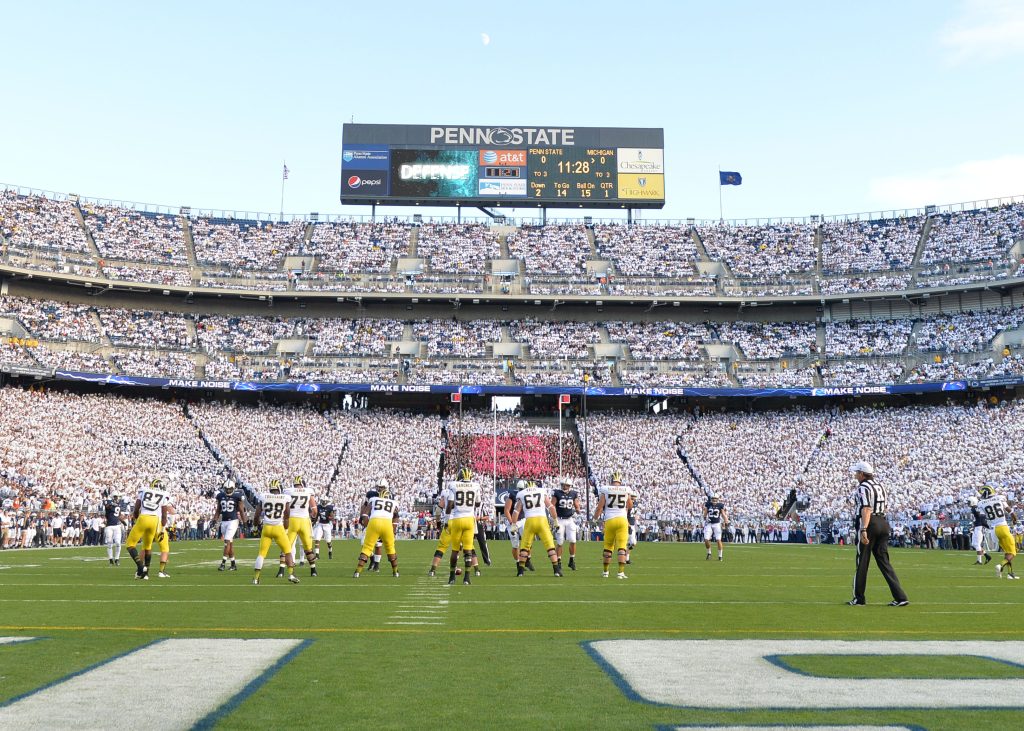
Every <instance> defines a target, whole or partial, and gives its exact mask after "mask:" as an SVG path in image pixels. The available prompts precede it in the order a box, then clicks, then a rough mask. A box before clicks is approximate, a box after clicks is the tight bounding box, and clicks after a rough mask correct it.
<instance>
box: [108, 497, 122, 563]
mask: <svg viewBox="0 0 1024 731" xmlns="http://www.w3.org/2000/svg"><path fill="white" fill-rule="evenodd" d="M122 513H123V511H122V510H121V499H120V498H119V497H117V496H116V495H110V496H108V497H107V499H106V500H104V501H103V515H104V519H105V525H104V528H103V543H105V544H106V546H107V561H109V562H110V565H111V566H120V565H121V537H122V536H123V535H124V534H123V533H122V530H123V528H124V515H123V514H122Z"/></svg>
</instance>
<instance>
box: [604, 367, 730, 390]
mask: <svg viewBox="0 0 1024 731" xmlns="http://www.w3.org/2000/svg"><path fill="white" fill-rule="evenodd" d="M663 365H664V364H663V363H660V362H643V361H630V362H629V363H628V364H626V363H620V364H619V365H618V367H617V371H618V375H619V380H620V381H621V383H622V385H623V386H638V387H640V388H679V387H680V386H687V387H690V388H732V387H733V386H734V385H735V384H733V383H732V381H730V380H729V375H728V374H727V373H726V372H725V370H724V369H723V368H722V366H720V365H698V364H695V363H692V362H688V361H684V362H682V363H673V364H671V365H669V366H668V368H667V369H666V368H665V367H663Z"/></svg>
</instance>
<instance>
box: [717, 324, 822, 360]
mask: <svg viewBox="0 0 1024 731" xmlns="http://www.w3.org/2000/svg"><path fill="white" fill-rule="evenodd" d="M715 329H716V330H717V331H718V335H719V337H720V338H721V339H722V340H723V341H724V342H732V343H735V344H736V346H737V347H739V349H740V350H742V351H743V354H744V355H745V356H747V358H749V359H766V358H781V357H783V356H792V355H807V354H809V353H810V352H811V348H812V347H816V345H815V343H816V340H817V329H816V327H815V324H814V323H813V322H744V321H742V320H737V321H735V322H720V323H715Z"/></svg>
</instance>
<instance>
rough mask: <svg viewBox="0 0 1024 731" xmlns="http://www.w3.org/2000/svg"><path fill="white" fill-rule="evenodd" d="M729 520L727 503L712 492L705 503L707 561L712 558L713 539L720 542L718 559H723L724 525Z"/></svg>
mask: <svg viewBox="0 0 1024 731" xmlns="http://www.w3.org/2000/svg"><path fill="white" fill-rule="evenodd" d="M728 522H729V516H728V514H727V513H726V512H725V503H723V502H722V501H721V500H720V499H719V497H718V495H716V494H715V493H711V494H709V495H708V499H707V501H706V502H705V503H704V548H706V549H708V555H707V557H706V558H705V559H704V560H705V561H710V560H711V539H712V538H714V539H715V542H716V543H717V544H718V560H719V561H721V560H722V525H723V524H725V523H728Z"/></svg>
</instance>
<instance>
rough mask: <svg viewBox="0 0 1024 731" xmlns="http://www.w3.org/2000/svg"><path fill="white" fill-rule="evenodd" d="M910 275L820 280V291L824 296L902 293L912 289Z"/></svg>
mask: <svg viewBox="0 0 1024 731" xmlns="http://www.w3.org/2000/svg"><path fill="white" fill-rule="evenodd" d="M910 280H911V275H910V274H891V275H890V274H878V275H864V276H862V277H832V278H828V279H824V278H823V279H820V280H818V291H820V292H821V293H822V294H846V293H848V292H883V291H887V290H888V291H892V290H895V291H900V290H905V289H909V288H910Z"/></svg>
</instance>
